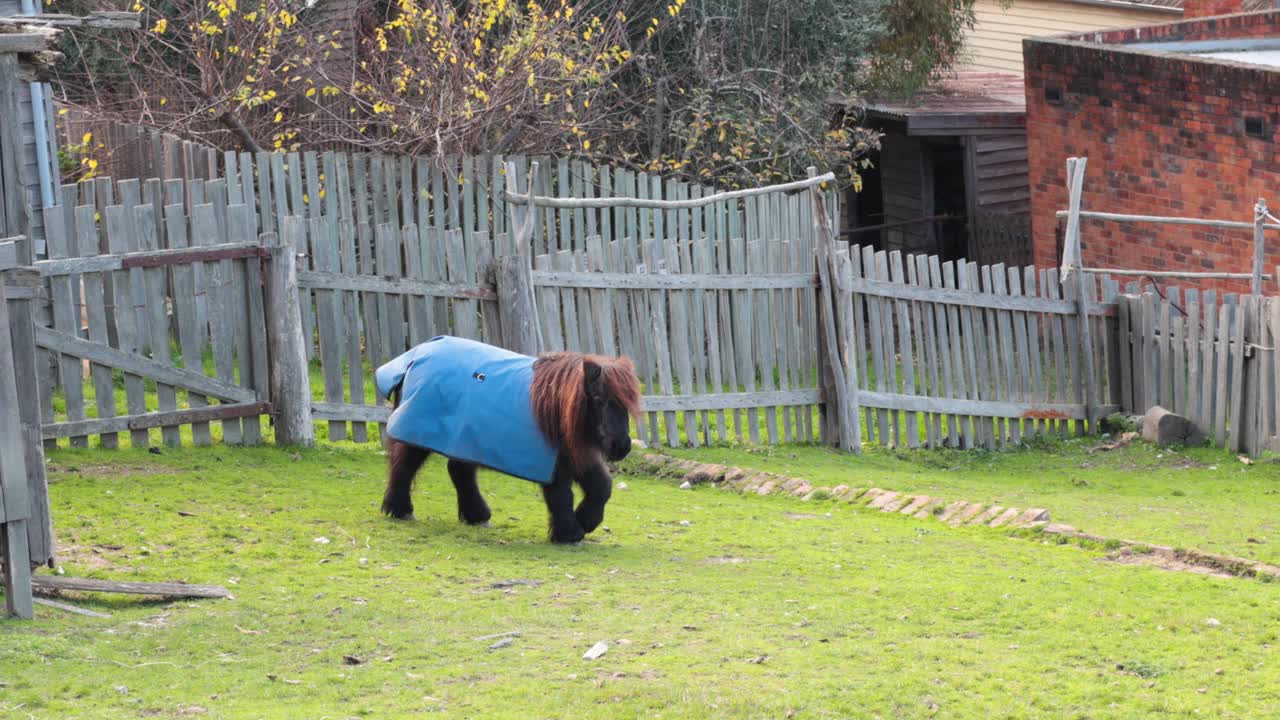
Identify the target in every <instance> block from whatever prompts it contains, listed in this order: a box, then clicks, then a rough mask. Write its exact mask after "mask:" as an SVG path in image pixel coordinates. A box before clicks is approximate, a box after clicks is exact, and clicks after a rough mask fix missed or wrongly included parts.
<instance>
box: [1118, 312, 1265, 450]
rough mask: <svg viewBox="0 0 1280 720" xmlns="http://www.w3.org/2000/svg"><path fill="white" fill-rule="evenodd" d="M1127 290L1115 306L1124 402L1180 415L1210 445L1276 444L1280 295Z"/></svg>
mask: <svg viewBox="0 0 1280 720" xmlns="http://www.w3.org/2000/svg"><path fill="white" fill-rule="evenodd" d="M1130 290H1131V292H1130V293H1129V294H1126V295H1124V296H1122V297H1121V298H1120V303H1119V314H1118V330H1119V332H1118V335H1119V338H1120V353H1119V356H1118V358H1117V360H1118V364H1119V366H1120V377H1121V378H1122V379H1123V381H1124V382H1123V385H1122V387H1121V396H1120V397H1121V402H1122V404H1123V405H1124V407H1125V408H1127V409H1130V410H1133V411H1134V412H1142V410H1141V409H1142V408H1149V407H1151V406H1154V405H1160V406H1162V407H1164V408H1166V409H1168V410H1170V411H1172V412H1176V413H1179V414H1181V415H1185V416H1186V417H1188V418H1190V419H1191V420H1192V421H1193V422H1195V423H1196V425H1197V426H1199V427H1200V428H1201V429H1202V430H1203V431H1204V432H1205V434H1206V435H1207V436H1208V437H1209V440H1210V441H1211V442H1212V443H1213V444H1214V445H1215V446H1217V447H1223V448H1229V449H1231V450H1233V451H1235V452H1247V453H1249V454H1251V455H1257V454H1258V452H1259V451H1260V450H1263V449H1272V450H1274V449H1276V447H1277V441H1276V435H1277V417H1276V409H1277V408H1278V407H1280V397H1278V396H1277V393H1280V383H1277V377H1276V373H1277V367H1276V359H1275V343H1276V341H1277V339H1280V299H1277V298H1262V297H1252V296H1249V295H1239V296H1237V295H1235V294H1225V295H1222V296H1219V295H1218V294H1217V293H1216V292H1215V291H1206V292H1203V293H1201V292H1199V291H1198V290H1196V289H1186V290H1182V289H1181V288H1177V287H1173V288H1168V289H1165V290H1164V291H1163V297H1162V296H1161V295H1159V294H1156V293H1153V292H1150V291H1147V292H1142V293H1140V294H1139V293H1138V292H1137V288H1136V287H1133V288H1130ZM1130 378H1132V381H1130Z"/></svg>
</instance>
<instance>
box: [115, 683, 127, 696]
mask: <svg viewBox="0 0 1280 720" xmlns="http://www.w3.org/2000/svg"><path fill="white" fill-rule="evenodd" d="M116 692H118V693H120V694H121V695H128V694H129V688H128V687H127V686H125V685H117V686H116Z"/></svg>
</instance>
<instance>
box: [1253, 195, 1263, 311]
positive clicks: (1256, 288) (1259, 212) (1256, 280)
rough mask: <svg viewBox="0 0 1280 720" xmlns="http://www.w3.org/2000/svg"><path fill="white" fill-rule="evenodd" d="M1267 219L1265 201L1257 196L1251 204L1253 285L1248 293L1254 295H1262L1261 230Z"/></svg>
mask: <svg viewBox="0 0 1280 720" xmlns="http://www.w3.org/2000/svg"><path fill="white" fill-rule="evenodd" d="M1266 221H1267V201H1266V200H1264V199H1263V198H1258V204H1257V205H1254V206H1253V285H1252V286H1251V287H1250V288H1249V294H1251V295H1253V296H1254V297H1258V296H1259V295H1262V263H1263V260H1264V257H1263V256H1264V255H1265V254H1266V253H1265V252H1264V247H1263V243H1264V242H1265V238H1264V237H1263V231H1264V230H1265V229H1266Z"/></svg>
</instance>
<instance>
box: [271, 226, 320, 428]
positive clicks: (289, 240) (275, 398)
mask: <svg viewBox="0 0 1280 720" xmlns="http://www.w3.org/2000/svg"><path fill="white" fill-rule="evenodd" d="M305 223H306V221H305V220H304V219H303V218H300V217H294V216H289V217H286V218H284V219H283V232H282V233H281V234H279V235H277V234H275V233H265V234H263V235H262V243H263V245H265V246H266V248H267V251H268V252H269V253H270V257H269V263H270V264H269V267H268V268H267V307H268V308H270V309H269V310H268V312H267V313H266V315H267V318H266V319H267V347H268V351H269V353H270V356H271V366H270V370H269V375H270V377H271V408H272V409H271V412H272V415H273V416H274V417H275V426H276V427H275V429H276V444H277V445H304V446H308V447H309V446H312V445H315V443H316V428H315V423H314V422H312V419H311V379H310V376H309V375H308V369H307V351H306V346H305V344H304V343H305V338H303V335H302V307H301V305H300V304H299V299H298V265H297V263H298V258H297V255H296V254H295V253H296V252H297V250H296V248H298V247H302V246H303V244H302V243H300V242H299V240H300V239H302V237H303V236H304V234H305V233H306V225H305Z"/></svg>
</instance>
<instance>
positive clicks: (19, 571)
mask: <svg viewBox="0 0 1280 720" xmlns="http://www.w3.org/2000/svg"><path fill="white" fill-rule="evenodd" d="M9 338H10V327H9V302H8V300H7V299H6V298H5V291H4V274H3V273H0V406H3V407H5V408H6V410H5V411H4V412H0V561H3V562H4V577H3V578H2V579H3V580H4V601H5V610H6V612H7V613H8V614H9V615H12V616H15V617H20V618H24V619H28V620H29V619H31V611H32V608H31V554H30V551H29V549H28V546H27V518H28V517H30V516H31V504H30V501H29V499H28V493H27V459H26V457H25V452H24V450H23V441H24V437H23V434H22V426H21V424H20V422H19V419H18V413H17V412H14V411H12V410H9V409H8V408H16V407H17V406H18V383H17V375H16V374H15V370H16V368H15V365H14V350H15V348H14V347H13V345H12V344H11V341H10V339H9Z"/></svg>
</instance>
